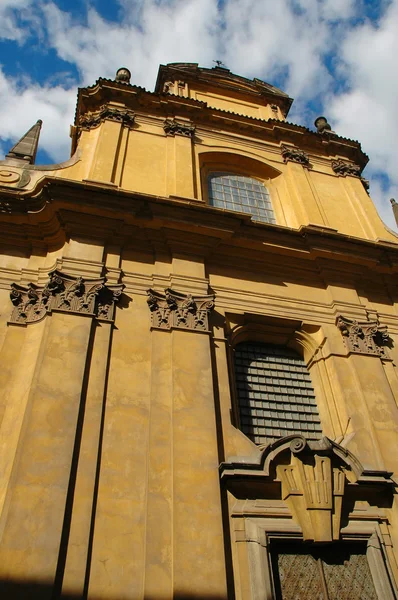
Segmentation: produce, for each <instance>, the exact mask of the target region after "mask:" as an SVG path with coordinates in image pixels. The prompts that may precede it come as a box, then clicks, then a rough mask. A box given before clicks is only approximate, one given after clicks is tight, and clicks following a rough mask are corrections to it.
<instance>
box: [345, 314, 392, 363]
mask: <svg viewBox="0 0 398 600" xmlns="http://www.w3.org/2000/svg"><path fill="white" fill-rule="evenodd" d="M336 325H337V327H338V328H339V329H340V331H341V334H342V335H343V337H344V341H345V344H346V346H347V348H348V351H349V352H355V353H356V354H372V355H375V356H380V357H382V358H388V355H387V351H386V348H385V346H386V345H388V343H389V340H390V338H389V335H388V332H387V327H386V326H385V325H383V326H381V325H379V323H378V322H377V321H355V320H351V319H347V318H346V317H343V316H342V315H339V316H338V317H337V319H336Z"/></svg>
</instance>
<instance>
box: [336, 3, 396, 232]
mask: <svg viewBox="0 0 398 600" xmlns="http://www.w3.org/2000/svg"><path fill="white" fill-rule="evenodd" d="M397 31H398V1H397V0H394V1H393V2H392V3H391V4H390V6H389V7H388V8H387V10H386V12H385V14H384V16H383V17H382V19H381V20H380V22H379V23H378V26H377V27H375V26H374V25H372V24H371V23H369V22H365V23H363V24H362V25H360V26H359V27H357V28H356V29H355V30H354V31H352V32H350V35H349V36H347V38H346V39H345V41H344V44H343V45H342V48H341V58H342V60H343V64H342V66H341V71H342V72H343V73H344V76H345V77H346V79H347V81H348V83H349V86H350V87H349V90H348V91H347V92H346V93H344V94H340V95H336V96H334V97H331V98H330V99H329V102H328V103H325V112H326V114H327V116H328V117H330V121H331V123H332V125H333V128H334V129H335V131H336V132H337V133H339V134H341V135H344V136H347V137H350V138H354V139H358V140H359V141H360V142H361V143H362V146H363V148H364V150H365V151H366V152H367V153H368V154H369V155H370V163H369V166H368V167H367V168H366V171H365V175H367V176H368V177H370V178H371V179H372V186H371V189H370V192H371V195H372V197H373V198H374V199H375V201H376V204H377V205H378V208H379V211H380V213H381V214H382V215H383V218H384V220H385V221H386V222H387V224H388V225H389V226H391V227H395V223H394V219H393V215H392V211H391V207H390V205H389V201H388V200H389V198H390V197H391V196H394V194H397V186H398V173H397V164H398V145H397V143H396V139H397V135H398V112H397V104H398V79H397V77H395V75H394V73H395V71H396V56H397V55H398V37H397V35H396V32H397ZM380 172H384V173H386V174H387V175H388V177H389V178H390V180H391V184H392V185H391V186H390V189H387V190H386V191H385V192H384V193H383V191H382V190H381V188H380V186H379V185H378V184H377V183H376V181H375V179H374V177H373V178H372V175H374V174H375V173H380Z"/></svg>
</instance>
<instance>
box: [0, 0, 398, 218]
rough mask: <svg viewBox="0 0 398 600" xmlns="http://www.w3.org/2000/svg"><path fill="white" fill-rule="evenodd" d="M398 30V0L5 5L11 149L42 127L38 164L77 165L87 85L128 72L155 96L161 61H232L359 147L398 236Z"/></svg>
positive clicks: (0, 26)
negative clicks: (74, 142) (75, 133)
mask: <svg viewBox="0 0 398 600" xmlns="http://www.w3.org/2000/svg"><path fill="white" fill-rule="evenodd" d="M397 32H398V0H0V101H1V105H2V110H1V111H0V152H1V153H2V154H4V153H5V152H7V151H8V149H9V148H10V147H11V145H12V144H13V143H14V142H15V141H16V140H17V139H18V138H19V137H20V136H21V135H22V134H23V133H24V132H25V131H26V130H27V129H28V128H29V127H30V126H31V125H32V124H33V123H34V122H35V121H36V120H37V119H39V118H41V119H42V120H43V129H42V135H41V147H40V152H39V154H38V160H37V162H40V163H49V162H59V161H62V160H66V159H67V158H68V157H69V151H70V140H69V125H70V124H71V123H72V122H73V118H74V108H75V102H76V93H77V87H78V86H85V85H91V84H92V83H94V82H95V80H96V79H97V78H98V77H101V76H102V77H114V74H115V71H116V70H117V68H118V67H120V66H127V67H128V68H129V69H130V70H131V72H132V75H133V77H132V83H135V84H137V85H141V86H144V87H146V88H147V89H150V90H151V89H153V87H154V84H155V80H156V73H157V69H158V65H159V64H160V63H163V64H164V63H167V62H176V61H179V62H182V61H187V62H198V63H199V64H201V65H202V66H213V64H214V63H213V62H212V61H213V60H215V59H220V60H222V61H223V62H224V63H225V64H226V65H227V66H228V68H230V69H231V71H233V72H235V73H238V74H240V75H244V76H247V77H250V78H252V77H258V78H260V79H264V80H265V81H268V82H270V83H273V84H274V85H277V86H278V87H281V88H282V89H284V90H285V91H286V92H287V93H288V94H289V95H290V96H292V97H293V98H295V102H294V104H293V107H292V109H291V112H290V115H289V120H290V121H294V122H296V123H300V124H304V125H307V126H309V127H313V122H314V119H315V118H316V117H317V116H319V115H320V114H325V115H326V116H327V118H328V120H329V122H330V123H331V125H332V127H333V129H334V130H335V131H336V133H338V134H340V135H342V136H345V137H349V138H351V139H357V140H359V141H360V142H361V143H362V147H363V149H364V151H365V152H366V153H367V154H368V155H369V156H370V163H369V165H368V166H367V167H366V170H365V172H364V175H365V176H366V177H367V178H368V179H369V180H370V182H371V188H370V193H371V196H372V198H373V199H374V201H375V203H376V205H377V207H378V210H379V212H380V214H381V216H382V218H383V219H384V221H385V222H386V223H387V225H389V226H390V227H393V228H394V229H396V226H395V223H394V219H393V216H392V212H391V208H390V203H389V198H391V197H394V196H395V197H396V198H397V199H398V170H397V164H398V144H397V143H396V138H397V134H398V111H397V110H396V106H397V100H398V77H397V76H396V64H395V62H396V59H395V57H396V56H397V55H398V35H397Z"/></svg>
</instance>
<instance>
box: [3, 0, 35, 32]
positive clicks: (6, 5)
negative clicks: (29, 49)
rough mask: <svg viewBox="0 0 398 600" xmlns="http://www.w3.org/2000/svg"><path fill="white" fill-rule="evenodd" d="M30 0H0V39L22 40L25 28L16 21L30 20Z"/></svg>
mask: <svg viewBox="0 0 398 600" xmlns="http://www.w3.org/2000/svg"><path fill="white" fill-rule="evenodd" d="M31 5H32V0H0V39H1V38H2V39H6V40H14V41H17V42H20V43H21V42H22V41H23V38H24V35H25V34H26V29H25V28H24V27H23V26H22V25H21V24H19V23H18V18H19V20H20V21H22V22H25V24H26V22H27V21H30V19H31V13H30V11H28V9H29V8H30V7H31Z"/></svg>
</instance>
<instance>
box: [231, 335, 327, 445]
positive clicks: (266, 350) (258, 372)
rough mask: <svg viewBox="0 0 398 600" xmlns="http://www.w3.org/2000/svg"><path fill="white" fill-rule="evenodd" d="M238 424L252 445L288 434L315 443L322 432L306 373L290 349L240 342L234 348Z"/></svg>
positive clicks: (297, 357)
mask: <svg viewBox="0 0 398 600" xmlns="http://www.w3.org/2000/svg"><path fill="white" fill-rule="evenodd" d="M235 379H236V388H237V396H238V404H239V413H240V425H241V429H242V431H243V433H245V434H246V435H247V436H248V437H249V438H250V439H251V440H252V441H253V442H254V443H256V444H265V443H269V442H272V441H274V440H275V439H278V438H280V437H284V436H286V435H290V434H292V433H298V434H299V433H302V434H303V435H305V437H306V438H307V439H309V440H317V439H319V438H320V437H321V435H322V429H321V424H320V419H319V414H318V408H317V405H316V401H315V393H314V389H313V387H312V383H311V379H310V374H309V372H308V370H307V367H306V365H305V363H304V361H303V360H302V358H301V357H300V356H299V355H298V354H296V353H295V352H294V351H293V350H291V349H290V348H287V347H285V346H273V345H270V344H259V343H257V344H255V343H250V342H244V343H242V344H238V345H237V346H236V348H235Z"/></svg>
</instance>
